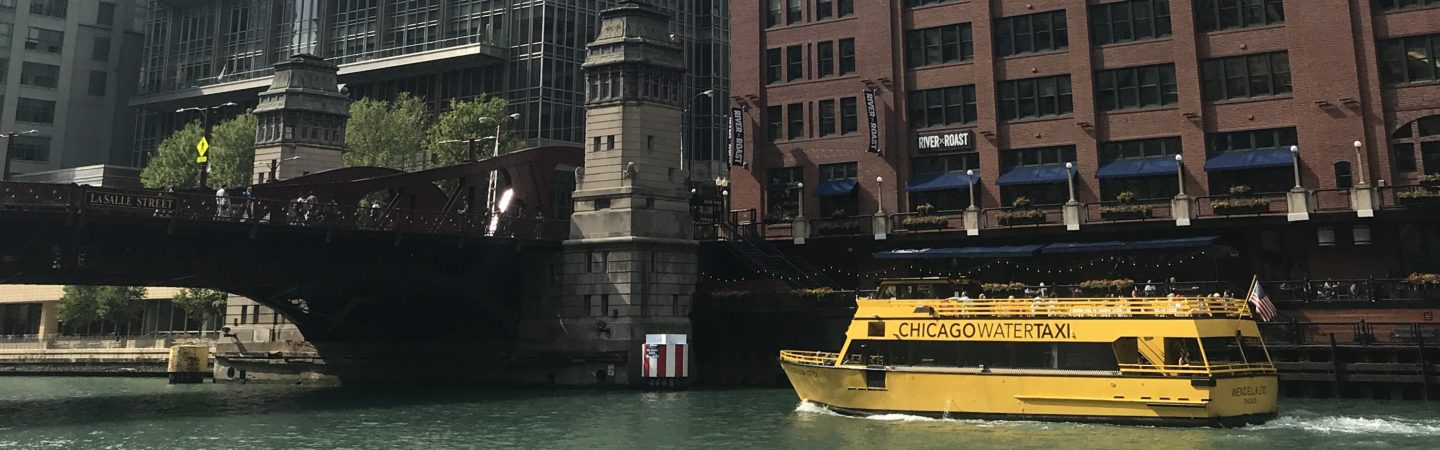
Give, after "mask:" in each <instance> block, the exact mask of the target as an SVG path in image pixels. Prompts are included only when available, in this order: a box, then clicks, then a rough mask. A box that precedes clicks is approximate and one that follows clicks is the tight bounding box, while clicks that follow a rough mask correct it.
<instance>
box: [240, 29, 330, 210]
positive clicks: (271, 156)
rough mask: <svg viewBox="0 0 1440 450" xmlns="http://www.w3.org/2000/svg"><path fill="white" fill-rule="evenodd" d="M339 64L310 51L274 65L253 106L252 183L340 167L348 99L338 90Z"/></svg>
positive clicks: (284, 178)
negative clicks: (262, 90)
mask: <svg viewBox="0 0 1440 450" xmlns="http://www.w3.org/2000/svg"><path fill="white" fill-rule="evenodd" d="M338 71H339V68H338V67H337V66H336V65H335V64H331V63H330V62H328V61H325V60H324V59H321V58H320V57H318V56H314V55H305V54H301V55H295V56H292V57H290V59H289V60H286V61H283V62H281V63H279V64H276V65H275V77H274V79H273V80H272V81H271V82H270V89H266V90H265V92H261V93H260V104H259V106H257V107H256V108H255V119H256V120H257V121H258V122H259V126H257V127H256V129H255V172H254V176H253V177H252V178H251V181H252V182H255V183H265V182H270V181H274V180H276V179H280V180H288V179H291V178H295V177H298V176H301V175H307V174H311V173H315V172H320V171H325V170H331V169H339V168H341V167H343V166H344V165H345V161H344V159H343V155H342V154H341V153H342V152H343V151H344V150H345V121H346V119H348V118H349V117H350V99H349V98H347V97H346V96H345V94H343V93H341V92H340V87H339V84H337V81H336V78H335V74H336V72H338Z"/></svg>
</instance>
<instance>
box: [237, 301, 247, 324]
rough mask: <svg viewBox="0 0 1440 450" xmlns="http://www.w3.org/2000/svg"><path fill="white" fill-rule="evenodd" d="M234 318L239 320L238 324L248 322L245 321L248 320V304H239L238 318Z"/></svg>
mask: <svg viewBox="0 0 1440 450" xmlns="http://www.w3.org/2000/svg"><path fill="white" fill-rule="evenodd" d="M236 320H238V321H239V324H240V325H244V324H246V323H248V322H247V321H249V320H250V305H240V318H239V319H236Z"/></svg>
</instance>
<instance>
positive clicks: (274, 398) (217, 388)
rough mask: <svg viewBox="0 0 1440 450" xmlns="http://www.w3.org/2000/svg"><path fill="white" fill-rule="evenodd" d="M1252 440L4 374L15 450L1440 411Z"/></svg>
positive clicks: (1408, 405)
mask: <svg viewBox="0 0 1440 450" xmlns="http://www.w3.org/2000/svg"><path fill="white" fill-rule="evenodd" d="M1281 408H1282V413H1281V417H1279V418H1278V419H1276V420H1274V421H1272V422H1270V423H1268V424H1265V425H1261V426H1252V427H1248V428H1242V429H1228V430H1218V429H1165V428H1149V427H1128V426H1107V425H1081V424H1067V423H1036V422H983V421H969V420H932V419H923V418H918V417H908V416H898V415H897V416H887V417H877V418H866V419H857V418H849V417H841V416H836V415H834V414H831V413H829V412H827V411H824V410H822V409H820V408H818V407H815V406H813V405H809V404H801V403H800V402H798V401H797V400H796V398H795V396H794V394H793V393H791V392H790V391H788V390H783V389H752V390H713V391H712V390H697V391H690V392H669V393H649V392H635V391H608V392H602V391H589V390H504V391H501V390H481V389H453V388H447V389H442V388H433V389H426V388H410V389H376V388H345V387H320V386H296V385H262V384H247V385H238V384H200V385H181V386H171V385H167V384H166V383H165V380H164V379H155V378H20V377H0V449H9V448H63V449H73V448H127V449H128V448H134V449H140V448H167V449H168V448H206V449H211V448H237V449H256V448H285V449H290V448H317V449H331V448H354V449H374V448H404V449H412V448H567V449H568V448H577V449H592V448H602V449H606V448H614V449H637V448H687V449H688V448H724V449H738V448H762V449H771V448H821V449H829V448H857V449H910V448H981V449H983V448H996V449H1017V448H1049V449H1054V450H1059V449H1070V448H1096V449H1116V448H1143V449H1164V450H1183V449H1227V450H1228V449H1243V448H1256V449H1287V448H1293V449H1321V448H1365V449H1385V448H1437V447H1440V404H1436V403H1428V404H1427V403H1421V402H1383V401H1351V400H1344V401H1329V400H1284V401H1282V403H1281Z"/></svg>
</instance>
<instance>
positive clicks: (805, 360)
mask: <svg viewBox="0 0 1440 450" xmlns="http://www.w3.org/2000/svg"><path fill="white" fill-rule="evenodd" d="M839 359H840V354H839V353H830V352H805V351H795V350H781V351H780V360H781V361H785V362H788V363H795V364H808V365H812V366H833V365H835V361H838V360H839Z"/></svg>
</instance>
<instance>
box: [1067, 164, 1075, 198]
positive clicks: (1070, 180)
mask: <svg viewBox="0 0 1440 450" xmlns="http://www.w3.org/2000/svg"><path fill="white" fill-rule="evenodd" d="M1065 185H1066V187H1069V188H1070V203H1075V163H1071V162H1067V163H1065Z"/></svg>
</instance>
